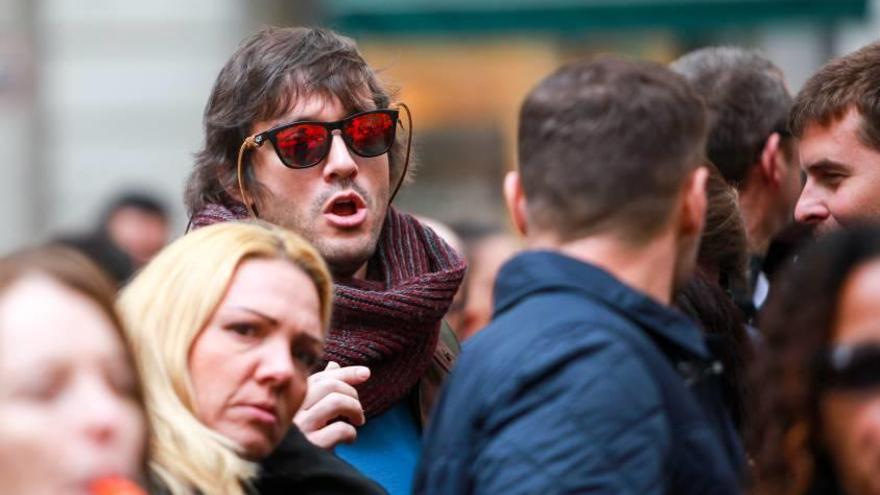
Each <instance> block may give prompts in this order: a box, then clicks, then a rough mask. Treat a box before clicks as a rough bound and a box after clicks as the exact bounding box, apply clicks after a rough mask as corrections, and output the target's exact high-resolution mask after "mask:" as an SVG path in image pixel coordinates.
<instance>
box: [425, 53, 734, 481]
mask: <svg viewBox="0 0 880 495" xmlns="http://www.w3.org/2000/svg"><path fill="white" fill-rule="evenodd" d="M705 112H706V110H705V108H704V105H703V103H702V101H701V99H700V97H699V96H698V95H697V94H696V93H695V92H694V91H693V90H692V89H691V88H690V86H689V85H688V84H687V82H686V81H685V80H684V79H683V78H681V77H680V76H678V75H676V74H674V73H673V72H671V71H670V70H668V69H667V68H665V67H663V66H660V65H656V64H652V63H647V62H636V61H628V60H623V59H616V58H600V59H597V60H593V61H580V62H576V63H572V64H570V65H567V66H564V67H562V68H561V69H559V70H558V71H556V72H555V73H553V74H552V75H550V76H548V77H547V78H545V79H544V80H543V81H541V82H540V83H539V84H538V86H537V87H536V88H535V89H533V90H532V91H531V92H530V93H529V95H528V96H527V98H526V100H525V102H524V103H523V105H522V108H521V110H520V119H519V131H518V150H519V168H518V171H516V172H511V173H510V174H509V175H508V176H507V178H506V179H505V183H504V192H505V198H506V201H507V205H508V209H509V211H510V213H511V216H512V218H513V221H514V224H515V225H516V227H517V228H518V230H519V231H520V232H522V233H524V234H525V238H526V243H527V246H528V248H529V249H528V250H527V251H525V252H523V253H521V254H519V255H518V256H516V257H514V258H513V259H512V260H511V261H509V262H508V263H507V264H505V266H504V267H502V269H501V272H500V273H499V275H498V279H497V281H496V285H495V289H496V292H495V311H494V319H493V321H492V323H491V324H490V325H489V326H488V327H486V328H485V329H483V330H482V331H480V332H479V333H477V334H476V335H475V336H474V337H472V338H471V339H470V340H469V341H468V342H467V343H466V345H465V348H464V351H463V352H462V354H461V356H460V358H459V360H458V362H457V364H456V367H455V369H454V370H453V373H452V374H451V375H450V377H449V379H448V381H447V386H446V387H445V388H444V392H443V395H442V397H441V399H440V401H439V402H438V407H437V409H436V412H435V415H434V417H433V418H432V420H431V423H430V426H429V430H428V433H427V435H426V437H425V445H424V451H423V457H422V460H421V463H420V468H419V474H418V476H417V481H416V488H415V493H418V494H434V493H436V494H441V493H442V494H447V493H456V494H462V495H465V494H488V493H505V494H518V493H546V494H553V493H579V492H590V493H632V494H651V493H657V494H660V493H676V494H691V493H713V494H725V493H731V494H732V493H739V481H738V478H739V472H740V468H741V464H742V460H741V456H742V452H741V447H740V444H739V441H738V438H737V436H736V433H735V431H734V429H733V426H732V423H731V420H730V418H729V416H728V415H727V412H726V410H725V407H724V404H723V402H722V400H721V391H720V387H719V383H718V376H717V371H718V367H719V366H718V364H717V363H716V362H715V359H714V358H713V357H712V355H711V354H710V353H709V351H708V349H707V348H706V344H705V342H704V339H703V334H702V332H700V330H698V329H697V328H696V327H695V326H694V325H693V323H692V322H691V321H690V320H689V319H688V318H687V317H685V316H684V315H682V314H681V313H680V312H678V311H676V310H674V309H672V308H670V307H669V304H670V303H671V302H672V296H673V293H674V290H675V288H676V287H677V286H679V285H680V284H682V283H683V282H685V281H686V280H687V279H688V278H689V276H690V273H691V272H692V270H693V268H694V265H695V264H696V253H697V245H698V240H699V238H700V234H701V229H702V225H703V222H704V216H705V207H706V195H705V184H706V177H707V170H706V168H705V167H702V166H701V165H702V164H703V163H704V162H705V158H704V151H705V145H706V133H707V125H706V113H705Z"/></svg>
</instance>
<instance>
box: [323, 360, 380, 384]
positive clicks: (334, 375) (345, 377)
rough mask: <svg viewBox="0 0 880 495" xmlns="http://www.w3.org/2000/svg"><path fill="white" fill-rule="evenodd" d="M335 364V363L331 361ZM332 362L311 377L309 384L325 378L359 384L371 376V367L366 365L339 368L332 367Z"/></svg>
mask: <svg viewBox="0 0 880 495" xmlns="http://www.w3.org/2000/svg"><path fill="white" fill-rule="evenodd" d="M330 364H334V363H330ZM330 364H328V365H327V368H325V369H324V371H319V372H317V373H315V374H314V375H312V376H310V377H309V386H311V385H312V384H313V383H317V382H320V381H323V380H342V381H343V382H345V383H347V384H349V385H358V384H361V383H364V382H365V381H367V380H368V379H369V378H370V368H367V367H366V366H346V367H344V368H339V367H338V366H339V365H338V364H337V365H336V366H337V367H336V368H330Z"/></svg>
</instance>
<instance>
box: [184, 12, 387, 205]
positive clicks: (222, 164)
mask: <svg viewBox="0 0 880 495" xmlns="http://www.w3.org/2000/svg"><path fill="white" fill-rule="evenodd" d="M309 96H319V97H325V98H330V97H335V98H338V99H339V101H340V103H341V104H342V106H343V108H345V110H346V111H348V112H351V113H354V112H358V111H363V110H367V108H363V107H364V102H365V101H372V103H373V104H374V105H375V106H376V107H377V108H388V106H389V104H390V103H391V94H390V92H389V91H388V90H387V89H386V88H385V87H384V86H383V85H382V83H381V82H380V81H379V78H378V76H377V74H376V72H375V71H374V70H373V69H372V68H370V66H369V65H367V62H366V61H365V60H364V59H363V57H362V56H361V54H360V52H359V51H358V48H357V44H356V43H355V42H354V40H352V39H351V38H347V37H345V36H341V35H339V34H337V33H334V32H333V31H330V30H327V29H321V28H302V27H298V28H276V27H268V28H265V29H263V30H261V31H259V32H257V33H256V34H254V35H252V36H251V37H249V38H247V39H245V40H244V41H243V42H242V43H241V45H240V46H239V48H238V50H236V52H235V53H234V54H233V55H232V57H231V58H230V59H229V61H228V62H227V63H226V65H225V66H224V67H223V69H222V70H221V71H220V74H219V75H218V76H217V80H216V81H215V83H214V88H213V90H212V91H211V96H210V97H209V99H208V103H207V105H206V107H205V114H204V127H205V142H204V145H203V147H202V149H201V150H200V151H199V152H198V153H197V154H196V160H195V167H194V170H193V172H192V175H191V176H190V178H189V182H188V183H187V190H186V204H187V208H188V209H189V211H190V213H194V212H195V211H197V210H199V209H200V208H202V207H204V206H205V205H206V204H209V203H222V202H223V200H224V199H225V197H226V194H227V193H228V191H234V190H237V189H236V187H237V186H236V181H237V178H236V161H237V158H238V151H239V147H240V146H241V144H242V142H243V141H244V139H245V138H246V137H247V136H248V135H249V134H250V133H251V126H252V125H253V124H254V122H258V121H261V120H271V119H274V118H277V117H279V116H281V115H284V114H285V113H287V111H288V110H289V109H290V107H291V104H292V103H294V102H295V101H296V100H297V99H298V98H305V97H309ZM401 134H402V133H398V140H397V142H396V143H395V144H394V146H393V147H392V149H391V151H390V152H389V163H390V167H391V183H392V184H394V183H396V182H397V180H399V179H400V174H401V173H402V169H403V152H402V150H403V146H402V144H401V143H402V140H401V139H402V137H401ZM245 164H246V165H248V164H249V163H248V162H245ZM244 180H245V182H246V183H247V184H248V188H249V189H251V190H254V191H255V192H256V193H257V194H260V192H261V188H260V187H259V184H256V181H255V179H254V174H253V167H250V166H246V167H245V174H244Z"/></svg>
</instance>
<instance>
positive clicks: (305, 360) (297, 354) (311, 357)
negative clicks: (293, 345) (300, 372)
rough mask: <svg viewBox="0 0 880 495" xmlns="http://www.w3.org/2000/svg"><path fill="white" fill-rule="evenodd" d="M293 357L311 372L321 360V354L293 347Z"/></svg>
mask: <svg viewBox="0 0 880 495" xmlns="http://www.w3.org/2000/svg"><path fill="white" fill-rule="evenodd" d="M292 356H293V359H294V360H295V361H296V362H297V363H299V364H301V365H302V366H303V368H305V369H307V370H309V372H310V373H311V372H312V371H315V369H316V368H317V367H318V365H319V364H320V362H321V355H320V354H319V353H317V352H315V351H313V350H311V349H294V350H293V352H292Z"/></svg>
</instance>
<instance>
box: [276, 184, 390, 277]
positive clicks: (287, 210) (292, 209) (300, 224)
mask: <svg viewBox="0 0 880 495" xmlns="http://www.w3.org/2000/svg"><path fill="white" fill-rule="evenodd" d="M345 189H352V190H354V191H355V192H357V193H358V194H360V195H361V197H362V198H363V199H364V203H365V204H366V208H367V211H368V212H369V213H368V221H371V222H372V223H371V225H370V230H369V231H368V232H362V233H360V234H352V235H351V236H338V237H336V236H334V237H329V238H328V237H327V236H322V235H320V234H319V233H318V232H317V231H318V224H319V223H320V222H321V221H322V215H323V209H324V205H325V204H326V202H327V200H329V199H330V198H331V197H332V196H333V195H334V194H336V193H338V192H340V191H343V190H345ZM266 204H271V207H267V206H265V205H266ZM262 210H263V211H261V213H262V214H261V215H260V216H261V217H262V219H263V220H265V221H267V222H269V223H272V224H275V225H278V226H279V227H283V228H285V229H288V230H290V231H292V232H295V233H296V234H298V235H300V236H302V237H303V238H304V239H305V240H306V241H308V242H309V243H310V244H312V245H313V246H314V247H315V249H317V250H318V252H319V253H320V254H321V257H322V258H324V261H326V262H327V267H328V268H329V269H330V272H331V273H332V274H333V277H334V279H346V278H350V277H351V276H352V275H353V274H354V273H355V272H357V271H358V270H359V269H360V268H361V267H362V266H363V265H364V263H366V262H367V261H368V260H369V259H370V258H371V257H372V256H373V254H374V253H375V251H376V246H377V244H378V242H379V236H380V234H381V232H382V227H383V225H384V224H385V219H384V217H385V214H386V209H381V211H380V209H379V208H376V203H375V199H374V198H373V197H372V196H370V194H369V193H367V191H366V190H364V189H363V188H362V187H360V186H359V185H357V184H355V183H353V182H346V183H339V184H336V185H334V187H332V188H331V189H329V190H328V191H325V192H323V193H322V194H320V195H319V196H318V197H317V198H315V200H314V201H312V204H311V205H309V207H308V208H307V209H306V211H305V212H303V211H302V210H300V209H298V208H296V206H295V205H293V204H291V203H289V202H286V201H278V200H277V199H275V198H272V199H270V200H269V201H267V202H265V203H264V206H263V208H262Z"/></svg>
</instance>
